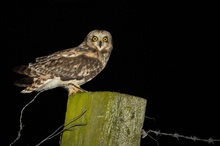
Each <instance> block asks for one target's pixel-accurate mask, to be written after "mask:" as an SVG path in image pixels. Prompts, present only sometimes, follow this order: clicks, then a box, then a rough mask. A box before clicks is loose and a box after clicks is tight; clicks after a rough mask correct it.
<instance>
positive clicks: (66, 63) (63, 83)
mask: <svg viewBox="0 0 220 146" xmlns="http://www.w3.org/2000/svg"><path fill="white" fill-rule="evenodd" d="M112 49H113V43H112V35H111V34H110V33H109V32H108V31H106V30H93V31H91V32H89V33H88V35H87V36H86V37H85V39H84V41H83V42H82V43H81V44H80V45H79V46H77V47H73V48H69V49H65V50H61V51H57V52H55V53H52V54H50V55H48V56H42V57H38V58H36V59H35V62H33V63H29V64H28V65H21V66H18V67H16V68H15V69H14V71H15V72H16V73H19V74H22V75H25V77H24V78H21V79H18V80H16V81H15V83H14V84H15V85H16V86H19V87H25V89H23V90H22V91H21V93H31V92H33V91H38V92H39V91H45V90H49V89H53V88H56V87H63V88H65V89H67V90H68V93H69V95H71V94H75V93H77V92H82V91H85V90H83V89H82V88H81V87H80V86H81V85H83V84H85V83H86V82H88V81H90V80H92V79H93V78H94V77H95V76H96V75H98V74H99V73H100V72H101V71H102V70H103V69H104V68H105V66H106V64H107V62H108V60H109V57H110V54H111V51H112Z"/></svg>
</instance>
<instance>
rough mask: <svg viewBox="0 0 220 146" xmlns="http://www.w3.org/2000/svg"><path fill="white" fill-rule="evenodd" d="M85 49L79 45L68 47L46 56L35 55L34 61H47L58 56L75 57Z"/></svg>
mask: <svg viewBox="0 0 220 146" xmlns="http://www.w3.org/2000/svg"><path fill="white" fill-rule="evenodd" d="M86 51H87V48H85V49H84V48H81V47H75V48H69V49H65V50H62V51H57V52H55V53H53V54H50V55H48V56H41V57H37V58H36V59H35V61H36V62H44V61H48V59H58V58H60V57H76V56H79V55H81V54H83V53H85V52H86Z"/></svg>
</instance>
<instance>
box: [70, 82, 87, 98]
mask: <svg viewBox="0 0 220 146" xmlns="http://www.w3.org/2000/svg"><path fill="white" fill-rule="evenodd" d="M68 91H69V95H72V94H73V95H74V94H76V93H77V92H87V91H86V90H84V89H82V88H80V87H79V86H76V85H73V84H72V86H71V87H69V88H68Z"/></svg>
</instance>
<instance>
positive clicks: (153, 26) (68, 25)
mask: <svg viewBox="0 0 220 146" xmlns="http://www.w3.org/2000/svg"><path fill="white" fill-rule="evenodd" d="M2 6H3V8H4V9H3V10H4V12H3V16H4V17H2V18H3V21H2V22H1V23H2V24H3V25H2V30H3V41H2V42H3V47H1V52H2V53H1V70H0V73H1V77H2V79H1V80H2V82H1V91H2V93H1V100H2V102H1V103H2V106H1V108H2V110H1V111H2V114H1V115H2V116H1V117H2V118H1V120H2V121H3V122H4V123H3V125H2V126H3V127H2V128H3V131H1V133H3V137H2V136H1V138H2V140H1V142H3V143H4V145H9V144H10V142H12V141H13V140H14V139H15V137H16V136H17V131H18V130H19V116H20V110H21V109H22V107H23V106H24V105H25V104H27V103H28V102H29V101H30V100H31V99H32V98H33V97H34V96H35V95H36V92H34V93H31V94H20V93H19V92H20V91H21V90H22V89H21V88H19V87H16V86H14V85H13V82H14V81H15V80H16V79H18V78H20V77H21V76H20V75H18V74H15V73H14V72H12V68H13V67H15V66H18V65H22V64H27V63H29V62H33V61H34V59H35V58H36V57H39V56H44V55H49V54H51V53H53V52H55V51H59V50H62V49H66V48H70V47H74V46H77V45H79V44H80V43H81V42H82V41H83V39H84V37H85V36H86V35H87V33H88V32H89V31H91V30H93V29H106V30H108V31H109V32H111V34H112V36H113V41H114V48H113V52H112V54H111V57H110V60H109V62H108V64H107V66H106V68H105V69H104V70H103V71H102V72H101V74H99V75H98V76H97V77H96V78H94V79H93V80H92V81H90V82H88V83H86V84H85V85H83V86H82V88H84V89H85V90H88V91H115V92H121V93H126V94H130V95H135V96H139V97H142V98H145V99H147V102H148V103H147V108H146V116H148V117H152V118H155V121H154V120H150V119H146V120H145V123H144V127H143V128H144V129H145V130H146V131H147V130H149V129H152V130H160V131H161V132H167V133H179V134H182V135H187V136H196V137H199V138H204V139H208V138H209V137H212V138H216V139H218V138H219V139H220V134H219V131H220V126H219V123H220V120H219V110H220V107H219V102H218V98H219V79H218V78H219V71H218V68H219V63H218V60H219V55H218V54H219V53H218V50H219V45H218V44H217V41H216V40H215V39H214V37H213V36H214V35H216V27H215V20H216V19H218V17H214V16H215V14H216V13H215V10H216V9H215V8H214V7H213V8H212V7H211V9H210V7H209V5H208V4H206V3H196V4H194V3H192V2H191V3H190V2H181V1H178V2H173V1H172V2H167V1H166V2H165V1H164V2H159V1H157V2H154V3H151V2H148V1H143V2H130V1H117V2H114V1H99V2H98V1H90V2H86V1H82V2H74V1H70V0H69V1H62V2H58V1H57V2H56V1H53V2H51V1H44V2H43V3H40V2H38V1H29V2H27V3H20V2H12V1H8V3H6V4H3V5H2ZM213 6H214V4H213ZM66 102H67V92H66V90H64V89H62V88H56V89H53V90H49V91H46V92H44V93H42V94H40V95H39V97H38V98H37V99H36V100H35V101H34V102H33V103H32V104H31V105H30V106H29V107H28V108H27V109H26V110H25V112H24V115H23V116H24V117H23V124H24V125H25V127H24V129H23V131H22V136H21V139H20V140H19V141H18V142H17V143H16V144H15V145H24V146H27V145H29V146H32V145H36V144H37V143H39V142H40V141H41V140H42V139H44V138H45V137H46V136H48V135H49V134H51V133H52V132H53V131H54V130H55V129H56V128H57V127H59V126H60V125H62V124H63V123H64V117H65V111H66ZM150 135H151V136H152V137H154V138H155V139H156V140H157V141H158V143H159V144H160V146H165V145H179V146H180V145H194V146H197V145H207V146H208V145H210V144H208V143H204V142H194V141H191V140H185V139H182V138H179V140H177V139H176V138H172V137H167V136H155V134H153V133H151V134H150ZM58 141H59V137H56V138H54V139H51V140H49V141H47V142H45V143H44V144H43V145H53V146H56V145H57V146H58V145H59V142H58ZM218 144H219V143H216V145H218ZM145 145H148V146H149V145H152V146H156V145H157V144H156V142H155V141H154V140H152V139H151V138H150V137H146V138H145V139H142V140H141V146H145Z"/></svg>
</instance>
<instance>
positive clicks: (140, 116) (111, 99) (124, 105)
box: [60, 92, 147, 146]
mask: <svg viewBox="0 0 220 146" xmlns="http://www.w3.org/2000/svg"><path fill="white" fill-rule="evenodd" d="M146 103H147V101H146V99H143V98H140V97H135V96H131V95H127V94H121V93H116V92H86V93H77V94H75V95H72V96H69V98H68V104H67V111H66V119H65V125H66V126H65V127H64V129H66V131H65V132H64V133H63V135H62V139H61V144H60V145H61V146H138V145H140V140H141V129H142V126H143V123H144V118H145V109H146Z"/></svg>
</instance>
